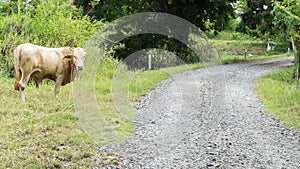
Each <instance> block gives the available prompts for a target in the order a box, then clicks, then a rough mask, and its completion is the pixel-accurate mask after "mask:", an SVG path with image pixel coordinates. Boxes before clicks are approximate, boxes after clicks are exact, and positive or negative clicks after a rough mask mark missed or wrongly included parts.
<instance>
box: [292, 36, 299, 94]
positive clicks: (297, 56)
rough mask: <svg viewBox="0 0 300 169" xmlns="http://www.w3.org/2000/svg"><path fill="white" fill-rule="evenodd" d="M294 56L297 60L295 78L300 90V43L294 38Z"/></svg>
mask: <svg viewBox="0 0 300 169" xmlns="http://www.w3.org/2000/svg"><path fill="white" fill-rule="evenodd" d="M292 45H293V54H294V59H295V78H296V79H297V82H298V86H299V90H300V65H299V64H300V43H299V41H298V40H294V39H293V37H292Z"/></svg>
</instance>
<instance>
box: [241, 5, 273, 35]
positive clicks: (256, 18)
mask: <svg viewBox="0 0 300 169" xmlns="http://www.w3.org/2000/svg"><path fill="white" fill-rule="evenodd" d="M241 4H243V7H242V10H243V12H242V14H241V19H242V20H241V23H240V25H239V26H238V28H237V31H239V32H243V33H249V32H247V30H248V29H249V30H256V29H257V30H258V31H259V32H255V31H252V32H255V33H254V34H253V35H254V36H259V34H260V33H261V34H265V33H267V32H269V33H270V32H271V30H272V27H273V23H272V20H273V16H272V15H271V11H272V9H273V1H271V0H254V1H243V2H242V3H241Z"/></svg>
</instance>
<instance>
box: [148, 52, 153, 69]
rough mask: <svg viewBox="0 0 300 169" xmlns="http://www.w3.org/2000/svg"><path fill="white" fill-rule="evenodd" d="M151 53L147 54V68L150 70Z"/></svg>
mask: <svg viewBox="0 0 300 169" xmlns="http://www.w3.org/2000/svg"><path fill="white" fill-rule="evenodd" d="M151 68H152V67H151V54H149V55H148V69H149V70H151Z"/></svg>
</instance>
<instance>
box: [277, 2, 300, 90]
mask: <svg viewBox="0 0 300 169" xmlns="http://www.w3.org/2000/svg"><path fill="white" fill-rule="evenodd" d="M272 12H273V14H274V15H275V19H274V24H275V25H276V26H277V27H278V28H279V29H281V30H282V31H284V32H285V33H286V34H287V36H288V37H289V39H290V40H291V41H292V43H293V50H294V52H295V54H294V56H295V69H296V70H295V77H296V78H297V79H300V33H299V31H300V28H299V26H300V2H299V1H296V0H291V1H287V0H284V1H283V2H282V3H278V2H276V3H275V7H274V10H273V11H272ZM299 85H300V84H299Z"/></svg>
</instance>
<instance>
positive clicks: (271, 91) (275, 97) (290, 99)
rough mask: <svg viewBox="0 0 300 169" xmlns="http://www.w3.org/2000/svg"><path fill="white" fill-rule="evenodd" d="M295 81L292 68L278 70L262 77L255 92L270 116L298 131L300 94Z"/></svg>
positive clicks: (299, 125) (299, 126) (299, 124)
mask: <svg viewBox="0 0 300 169" xmlns="http://www.w3.org/2000/svg"><path fill="white" fill-rule="evenodd" d="M296 81H297V80H296V79H294V78H293V69H292V68H288V69H285V70H279V71H276V72H274V73H271V74H268V75H266V76H265V77H262V78H261V79H260V80H259V83H258V86H257V89H256V90H257V92H258V94H259V95H260V96H261V98H262V100H263V102H264V103H265V104H266V109H267V110H269V111H270V113H271V114H274V115H275V117H276V118H279V119H280V120H281V121H283V123H285V124H286V125H288V126H291V127H293V128H296V129H300V92H299V90H298V87H297V82H296Z"/></svg>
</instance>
